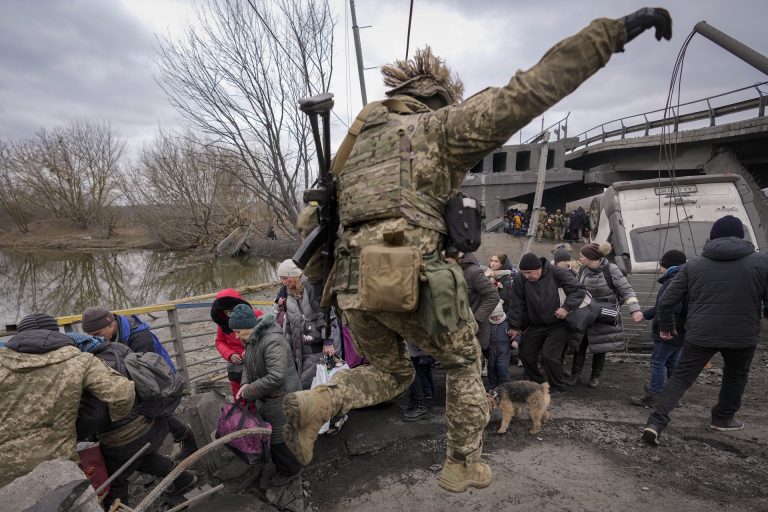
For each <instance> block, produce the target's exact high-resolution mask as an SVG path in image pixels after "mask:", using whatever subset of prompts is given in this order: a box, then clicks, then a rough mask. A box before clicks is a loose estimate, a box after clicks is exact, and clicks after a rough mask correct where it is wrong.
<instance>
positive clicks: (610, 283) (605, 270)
mask: <svg viewBox="0 0 768 512" xmlns="http://www.w3.org/2000/svg"><path fill="white" fill-rule="evenodd" d="M611 265H613V263H611V262H608V264H607V265H606V266H604V267H603V277H605V282H606V284H607V285H608V288H610V289H611V291H612V292H613V295H614V296H615V297H616V300H619V290H618V289H617V288H616V285H615V284H614V282H613V275H612V274H611Z"/></svg>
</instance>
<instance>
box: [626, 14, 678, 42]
mask: <svg viewBox="0 0 768 512" xmlns="http://www.w3.org/2000/svg"><path fill="white" fill-rule="evenodd" d="M620 21H622V22H624V28H625V29H626V30H627V42H630V41H631V40H633V39H634V38H636V37H637V36H639V35H640V34H641V33H643V32H644V31H645V30H647V29H649V28H651V27H654V28H655V29H656V40H657V41H661V38H662V37H663V38H664V39H666V40H667V41H669V40H670V39H672V17H671V16H670V15H669V12H668V11H667V10H666V9H662V8H661V7H644V8H642V9H640V10H638V11H635V12H633V13H632V14H630V15H628V16H624V17H623V18H621V20H620Z"/></svg>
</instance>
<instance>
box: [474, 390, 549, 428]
mask: <svg viewBox="0 0 768 512" xmlns="http://www.w3.org/2000/svg"><path fill="white" fill-rule="evenodd" d="M487 399H488V408H489V410H490V411H493V410H494V409H495V408H496V407H498V406H501V413H502V416H501V426H500V427H499V430H498V433H499V434H504V433H505V432H506V431H507V429H508V428H509V422H510V420H511V419H512V418H514V417H515V416H517V415H518V414H519V413H520V411H521V410H522V409H523V407H524V406H525V404H526V403H528V413H529V414H530V416H531V421H533V428H532V429H531V430H530V431H529V432H530V433H531V434H538V433H539V432H541V425H542V423H544V422H545V421H547V420H548V419H549V412H547V408H548V407H549V402H550V397H549V384H548V383H546V382H545V383H544V384H538V383H536V382H531V381H529V380H517V381H514V382H506V383H504V384H501V385H499V386H498V387H497V388H496V389H493V390H491V391H490V392H488V394H487Z"/></svg>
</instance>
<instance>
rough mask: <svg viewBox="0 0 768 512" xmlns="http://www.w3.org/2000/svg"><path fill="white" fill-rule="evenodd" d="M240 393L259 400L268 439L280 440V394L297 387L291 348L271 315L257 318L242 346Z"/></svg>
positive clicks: (281, 428) (247, 398)
mask: <svg viewBox="0 0 768 512" xmlns="http://www.w3.org/2000/svg"><path fill="white" fill-rule="evenodd" d="M244 366H245V371H244V372H243V380H242V388H241V389H242V390H243V393H242V396H243V398H245V399H246V400H259V401H261V402H262V405H261V407H260V411H261V414H262V415H263V416H264V419H265V420H267V421H268V422H269V423H270V424H271V425H272V442H273V443H275V444H277V443H282V442H283V437H282V435H283V424H284V423H285V419H284V417H283V411H282V404H283V395H285V394H286V393H292V392H294V391H300V390H301V382H300V381H299V375H298V373H297V372H296V367H295V366H294V364H293V357H292V355H291V347H290V346H289V345H288V342H287V341H286V339H285V336H283V329H282V328H281V327H280V326H279V325H278V324H277V321H276V318H275V315H272V314H268V315H264V316H262V317H261V318H259V320H258V322H257V323H256V327H255V328H254V329H253V332H252V333H251V336H250V337H249V338H248V341H247V343H246V349H245V363H244Z"/></svg>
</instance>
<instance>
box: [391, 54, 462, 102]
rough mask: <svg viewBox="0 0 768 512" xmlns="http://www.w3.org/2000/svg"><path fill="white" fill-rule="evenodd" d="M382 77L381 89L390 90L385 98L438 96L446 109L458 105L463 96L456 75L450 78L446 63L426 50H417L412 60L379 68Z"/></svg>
mask: <svg viewBox="0 0 768 512" xmlns="http://www.w3.org/2000/svg"><path fill="white" fill-rule="evenodd" d="M381 74H382V76H383V77H384V85H386V86H388V87H391V88H392V89H391V90H389V91H387V92H386V93H385V94H386V95H387V96H395V95H398V94H406V95H408V96H416V97H422V98H429V97H430V96H439V97H440V98H441V99H442V100H443V102H444V103H445V104H446V105H452V104H454V103H458V102H459V101H461V99H462V97H463V96H464V83H463V82H462V81H461V79H460V78H459V77H458V75H455V74H454V75H451V70H450V68H448V66H446V64H445V61H444V60H443V59H441V58H440V57H438V56H436V55H435V54H433V53H432V48H430V47H429V46H426V47H425V48H424V49H423V50H422V49H419V50H416V52H415V53H414V55H413V58H412V59H408V60H400V59H398V60H396V61H395V62H393V63H392V64H386V65H385V66H382V68H381Z"/></svg>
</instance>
